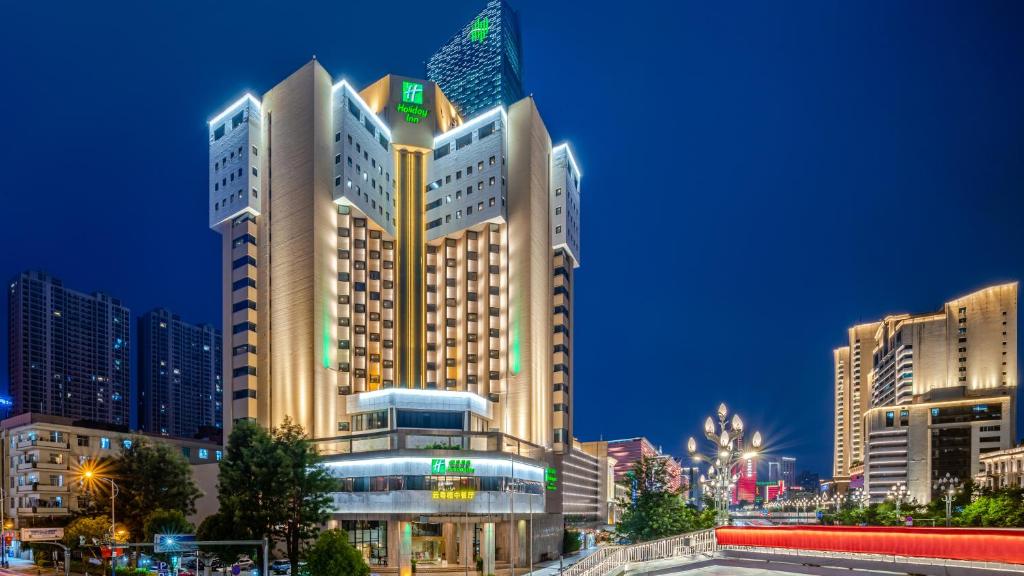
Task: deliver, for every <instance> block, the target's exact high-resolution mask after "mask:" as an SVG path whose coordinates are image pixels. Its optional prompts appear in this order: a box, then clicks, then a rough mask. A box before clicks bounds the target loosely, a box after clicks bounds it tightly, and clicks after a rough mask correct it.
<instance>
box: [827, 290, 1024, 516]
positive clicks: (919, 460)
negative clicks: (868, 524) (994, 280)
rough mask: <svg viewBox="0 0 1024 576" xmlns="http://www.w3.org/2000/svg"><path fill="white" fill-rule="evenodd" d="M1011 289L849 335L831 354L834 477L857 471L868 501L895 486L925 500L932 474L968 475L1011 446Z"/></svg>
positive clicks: (1014, 331)
mask: <svg viewBox="0 0 1024 576" xmlns="http://www.w3.org/2000/svg"><path fill="white" fill-rule="evenodd" d="M1017 289H1018V285H1017V283H1016V282H1014V283H1010V284H1002V285H997V286H991V287H988V288H984V289H982V290H979V291H977V292H974V293H972V294H968V295H966V296H964V297H962V298H958V299H956V300H952V301H950V302H947V303H946V305H945V306H944V307H943V308H942V309H941V310H938V311H936V312H931V313H925V314H895V315H891V316H887V317H885V318H884V319H882V320H880V321H879V322H876V323H872V324H865V325H861V326H856V327H854V328H851V329H850V333H849V337H850V346H849V347H844V348H840V349H837V350H836V351H835V352H834V358H835V371H836V372H835V383H834V385H835V390H836V448H835V472H836V477H837V479H839V480H841V479H842V476H843V473H844V472H847V473H848V471H849V469H850V467H857V466H859V467H861V468H862V469H863V474H864V485H865V488H866V490H867V491H868V493H869V495H870V497H871V500H872V501H874V502H880V501H882V500H884V499H885V497H886V494H887V492H888V491H889V490H890V488H891V487H893V486H896V485H899V484H901V483H902V484H905V485H906V487H907V489H908V492H909V496H910V497H911V498H916V499H917V500H918V501H919V502H929V501H930V500H931V499H932V498H933V497H934V496H935V494H934V490H935V487H934V486H935V483H936V482H937V481H938V479H939V478H942V477H943V476H945V475H946V474H947V473H949V474H950V475H951V476H956V477H958V478H960V479H961V480H965V479H968V478H972V477H973V476H974V475H975V474H978V473H980V472H981V471H982V465H981V460H980V457H981V455H982V454H987V453H989V452H994V451H997V450H1000V449H1003V448H1008V447H1010V446H1012V445H1013V441H1014V434H1015V430H1016V418H1015V414H1016V399H1017ZM866 375H869V379H868V382H867V383H866V385H865V382H864V377H865V376H866ZM859 458H862V459H863V460H862V462H861V461H859V460H858V459H859Z"/></svg>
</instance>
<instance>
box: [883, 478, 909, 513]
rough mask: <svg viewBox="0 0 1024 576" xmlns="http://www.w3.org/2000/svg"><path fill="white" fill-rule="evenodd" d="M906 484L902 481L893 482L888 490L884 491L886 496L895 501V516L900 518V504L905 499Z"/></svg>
mask: <svg viewBox="0 0 1024 576" xmlns="http://www.w3.org/2000/svg"><path fill="white" fill-rule="evenodd" d="M907 492H908V491H907V485H906V483H904V482H898V483H896V484H893V485H892V486H891V487H890V488H889V491H888V492H887V493H886V498H887V499H890V500H892V501H893V502H895V503H896V518H898V519H900V520H902V519H903V517H902V516H901V515H900V506H901V505H902V504H903V502H905V501H906V499H907Z"/></svg>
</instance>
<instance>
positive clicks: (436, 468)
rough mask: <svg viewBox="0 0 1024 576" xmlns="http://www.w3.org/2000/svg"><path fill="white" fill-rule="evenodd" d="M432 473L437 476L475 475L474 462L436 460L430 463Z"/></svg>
mask: <svg viewBox="0 0 1024 576" xmlns="http://www.w3.org/2000/svg"><path fill="white" fill-rule="evenodd" d="M430 473H431V474H437V475H447V474H467V475H469V474H473V473H475V470H474V469H473V461H472V460H455V459H452V460H445V459H444V458H434V459H432V460H431V461H430Z"/></svg>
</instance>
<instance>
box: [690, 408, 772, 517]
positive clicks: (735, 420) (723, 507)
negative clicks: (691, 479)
mask: <svg viewBox="0 0 1024 576" xmlns="http://www.w3.org/2000/svg"><path fill="white" fill-rule="evenodd" d="M728 416H729V409H728V407H726V405H725V404H724V403H722V404H721V405H719V406H718V424H717V426H716V425H715V420H714V419H713V418H712V417H711V416H708V418H707V420H705V421H704V436H705V437H706V438H707V439H708V440H709V441H710V442H711V443H712V444H713V445H714V446H715V452H714V454H711V455H705V454H701V453H700V452H699V451H698V450H697V440H696V439H694V438H693V437H692V436H691V437H690V439H689V440H688V441H687V443H686V450H687V451H688V452H689V453H690V456H691V457H692V458H693V459H694V460H698V461H703V462H707V464H708V470H707V473H706V475H705V474H701V477H700V481H701V485H702V489H703V490H704V491H705V493H710V494H711V496H712V498H713V499H714V501H715V510H716V511H717V514H716V522H717V523H718V524H719V525H723V524H728V523H729V502H730V500H731V498H732V494H733V491H734V490H735V489H736V482H737V480H739V474H737V473H736V472H735V470H736V468H737V467H738V466H739V465H740V463H741V462H743V461H744V460H750V459H752V458H755V457H756V456H757V453H758V450H759V449H760V448H761V433H760V432H754V436H753V438H752V439H751V442H750V449H749V450H747V449H745V446H744V445H743V419H742V418H740V416H739V414H733V416H732V419H731V420H730V419H729V418H728Z"/></svg>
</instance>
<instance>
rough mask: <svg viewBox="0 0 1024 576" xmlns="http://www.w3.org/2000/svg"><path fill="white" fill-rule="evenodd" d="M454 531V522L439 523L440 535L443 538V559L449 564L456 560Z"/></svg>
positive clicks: (455, 527)
mask: <svg viewBox="0 0 1024 576" xmlns="http://www.w3.org/2000/svg"><path fill="white" fill-rule="evenodd" d="M456 531H457V526H456V525H455V523H454V522H445V523H444V524H442V525H441V537H442V538H444V560H445V561H446V562H448V563H449V564H455V563H456V560H457V552H456V550H457V546H456V542H455V534H456Z"/></svg>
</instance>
